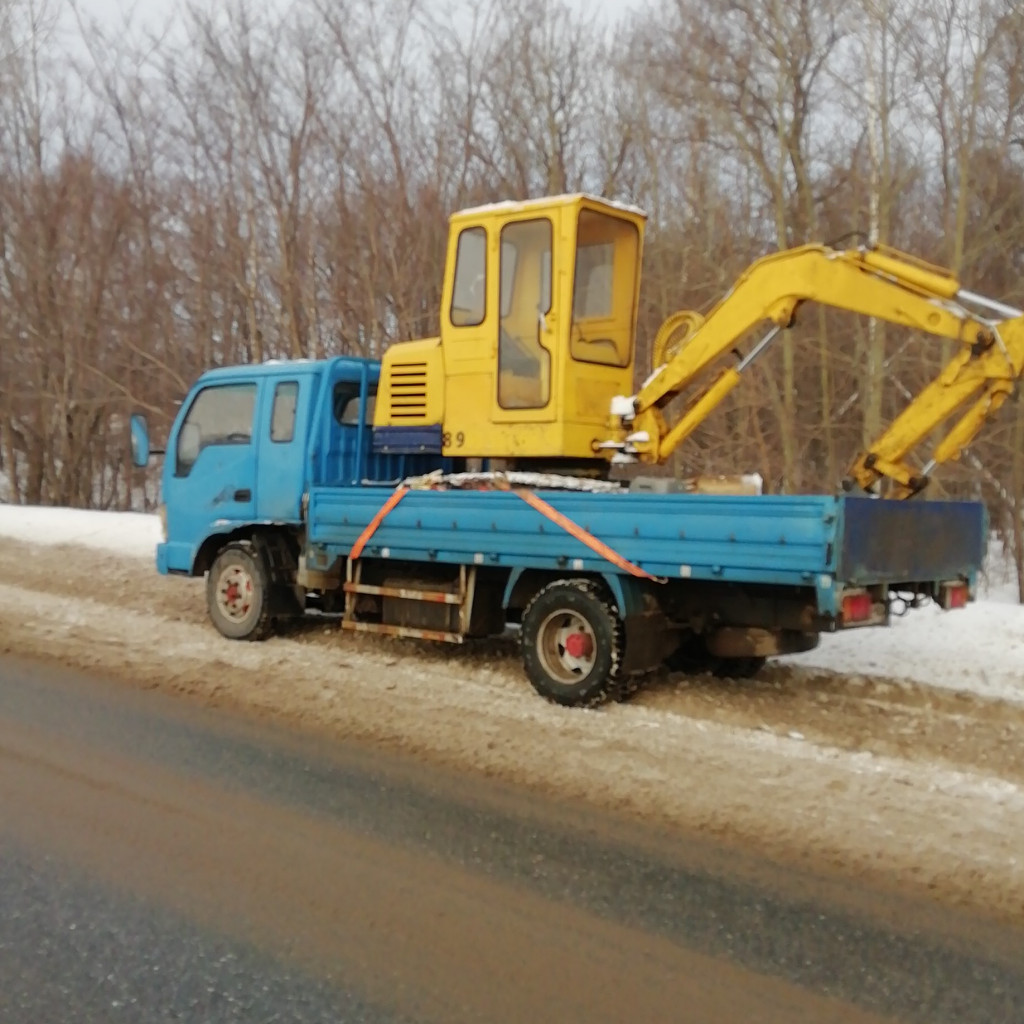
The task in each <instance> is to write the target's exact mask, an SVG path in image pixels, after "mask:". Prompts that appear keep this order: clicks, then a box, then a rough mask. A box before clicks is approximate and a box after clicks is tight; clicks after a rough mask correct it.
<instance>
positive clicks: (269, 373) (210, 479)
mask: <svg viewBox="0 0 1024 1024" xmlns="http://www.w3.org/2000/svg"><path fill="white" fill-rule="evenodd" d="M379 377H380V364H379V363H378V362H376V361H372V360H364V359H354V358H348V357H339V358H335V359H327V360H316V361H305V360H299V361H291V362H281V363H278V362H269V363H264V364H262V365H256V366H233V367H225V368H221V369H215V370H210V371H208V372H207V373H204V374H203V375H202V376H201V377H200V378H199V380H198V381H197V382H196V384H195V385H194V386H193V388H192V389H191V391H190V392H189V393H188V395H187V396H186V398H185V400H184V402H183V403H182V406H181V409H180V411H179V413H178V416H177V417H176V419H175V421H174V424H173V426H172V427H171V431H170V434H169V436H168V441H167V451H166V456H165V459H164V470H163V480H162V496H163V506H164V509H165V510H166V511H165V516H166V528H167V536H168V538H170V539H169V540H167V541H166V542H164V543H162V544H160V545H159V546H158V549H157V564H158V568H159V569H160V570H161V571H162V572H178V573H187V574H190V575H197V574H200V573H202V572H203V571H205V569H206V568H207V567H208V562H209V557H208V556H207V555H206V553H205V549H206V548H207V547H209V548H210V549H211V550H212V549H213V548H214V547H215V546H216V544H217V543H218V541H216V540H214V538H219V541H223V539H224V536H225V535H230V534H233V533H234V532H236V531H238V530H251V529H252V528H253V527H254V526H256V525H291V526H295V527H298V526H300V525H301V524H302V522H303V519H304V502H305V500H306V498H307V495H308V492H309V488H310V486H313V485H317V484H328V485H336V486H340V487H345V486H359V485H369V486H372V485H375V484H376V485H379V486H381V487H382V488H384V487H393V486H394V485H395V483H396V482H398V481H399V480H401V479H402V478H403V477H405V476H406V475H409V474H411V473H418V472H425V471H428V470H430V469H434V468H437V467H439V466H441V465H442V462H441V460H440V459H439V458H436V457H429V456H427V457H423V456H420V457H416V456H408V455H394V454H388V453H379V452H376V453H375V452H374V451H373V450H372V445H371V422H372V418H373V409H374V405H375V402H376V394H377V383H378V379H379Z"/></svg>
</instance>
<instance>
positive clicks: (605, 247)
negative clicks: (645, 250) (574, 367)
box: [569, 210, 640, 366]
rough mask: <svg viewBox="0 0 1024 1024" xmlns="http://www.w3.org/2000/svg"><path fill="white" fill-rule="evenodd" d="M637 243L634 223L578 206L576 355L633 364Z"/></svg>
mask: <svg viewBox="0 0 1024 1024" xmlns="http://www.w3.org/2000/svg"><path fill="white" fill-rule="evenodd" d="M639 247H640V239H639V234H638V232H637V229H636V226H635V225H634V224H632V223H630V222H629V221H626V220H621V219H619V218H618V217H611V216H609V215H608V214H604V213H597V212H595V211H594V210H581V211H580V217H579V224H578V226H577V231H576V274H575V279H574V281H573V290H572V334H571V342H570V346H569V352H570V355H571V356H572V357H573V359H577V360H579V361H580V362H584V363H604V364H606V365H608V366H628V365H629V360H630V358H631V356H632V351H633V309H634V306H635V303H636V283H637V258H638V253H639Z"/></svg>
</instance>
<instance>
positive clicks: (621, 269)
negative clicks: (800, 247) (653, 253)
mask: <svg viewBox="0 0 1024 1024" xmlns="http://www.w3.org/2000/svg"><path fill="white" fill-rule="evenodd" d="M644 221H645V217H644V214H643V213H642V212H641V211H639V210H636V209H634V208H631V207H626V206H621V205H618V204H616V203H611V202H608V201H606V200H602V199H597V198H594V197H591V196H586V195H567V196H557V197H554V198H547V199H543V200H536V201H529V202H520V203H498V204H495V205H492V206H483V207H477V208H474V209H470V210H463V211H461V212H459V213H456V214H454V215H453V216H452V218H451V222H450V224H451V227H450V232H449V239H448V253H447V260H446V263H445V276H444V289H443V293H442V308H441V318H440V320H441V334H440V337H439V338H430V339H426V340H422V341H412V342H405V343H399V344H395V345H392V346H391V347H390V348H389V349H388V350H387V352H385V354H384V359H383V366H382V371H381V381H380V389H379V394H378V399H377V404H376V412H375V416H374V447H375V449H376V450H377V451H381V452H390V453H412V452H436V453H438V454H443V455H446V456H455V457H465V458H471V459H487V460H491V461H492V462H495V463H496V464H499V463H500V464H502V465H509V466H510V465H519V466H522V465H535V466H537V465H547V466H552V467H566V466H567V465H571V464H574V463H575V464H583V465H586V464H588V463H589V464H593V465H595V466H599V465H600V464H601V463H602V462H603V461H605V460H606V455H605V453H604V452H603V451H602V450H601V449H600V448H599V447H598V446H599V445H600V443H601V441H602V440H603V439H604V438H605V437H606V436H607V433H608V426H609V422H608V421H609V409H610V406H611V400H612V398H613V397H614V396H615V395H621V394H629V393H630V392H631V391H632V388H633V363H634V355H635V347H636V315H637V300H638V291H639V285H640V262H641V251H642V245H643V230H644Z"/></svg>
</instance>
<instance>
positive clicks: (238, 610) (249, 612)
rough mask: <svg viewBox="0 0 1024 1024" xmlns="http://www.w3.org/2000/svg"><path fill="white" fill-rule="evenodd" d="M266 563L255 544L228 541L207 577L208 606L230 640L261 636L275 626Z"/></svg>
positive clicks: (258, 637)
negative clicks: (229, 542) (271, 612)
mask: <svg viewBox="0 0 1024 1024" xmlns="http://www.w3.org/2000/svg"><path fill="white" fill-rule="evenodd" d="M269 592H270V587H269V581H268V573H267V567H266V564H265V562H264V560H263V558H262V556H261V555H260V554H259V552H258V551H257V550H256V548H254V547H253V545H252V544H250V543H249V542H248V541H237V542H235V543H233V544H229V545H228V546H227V547H226V548H224V550H223V551H221V553H220V554H219V555H218V556H217V557H216V558H215V559H214V562H213V565H212V566H210V573H209V575H208V576H207V578H206V607H207V610H208V611H209V613H210V619H211V621H212V622H213V624H214V625H215V626H216V627H217V629H218V630H219V631H220V632H221V633H222V634H223V635H224V636H226V637H228V638H229V639H231V640H262V639H263V638H264V637H266V636H267V635H268V634H269V633H270V631H271V628H272V626H273V620H272V619H271V616H270V602H269V600H268V596H269Z"/></svg>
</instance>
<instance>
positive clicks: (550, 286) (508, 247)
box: [493, 216, 563, 423]
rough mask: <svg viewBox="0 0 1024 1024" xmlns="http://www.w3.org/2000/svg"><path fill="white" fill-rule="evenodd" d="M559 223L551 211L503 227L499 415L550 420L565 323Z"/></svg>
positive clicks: (506, 419) (512, 419) (516, 419)
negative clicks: (559, 293)
mask: <svg viewBox="0 0 1024 1024" xmlns="http://www.w3.org/2000/svg"><path fill="white" fill-rule="evenodd" d="M554 237H555V228H554V224H553V221H552V218H551V217H550V216H544V217H535V218H531V219H529V220H516V221H511V222H509V223H507V224H505V225H503V226H502V228H501V231H500V236H499V247H498V272H497V275H496V276H497V284H498V297H497V298H498V302H497V309H498V316H497V324H496V326H497V356H498V358H497V374H496V379H495V403H496V405H495V408H494V413H493V415H494V420H495V422H497V423H501V422H524V421H526V422H538V421H550V420H553V419H554V417H555V403H554V401H553V397H554V393H555V385H554V381H553V378H554V376H555V373H556V369H557V366H558V362H557V360H556V359H555V358H554V356H555V353H556V352H557V348H558V343H559V339H558V331H559V328H560V325H561V324H562V322H563V318H562V317H561V316H560V315H559V313H560V311H559V310H558V308H557V304H556V302H555V296H554V271H555V266H554V265H555V254H554Z"/></svg>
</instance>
